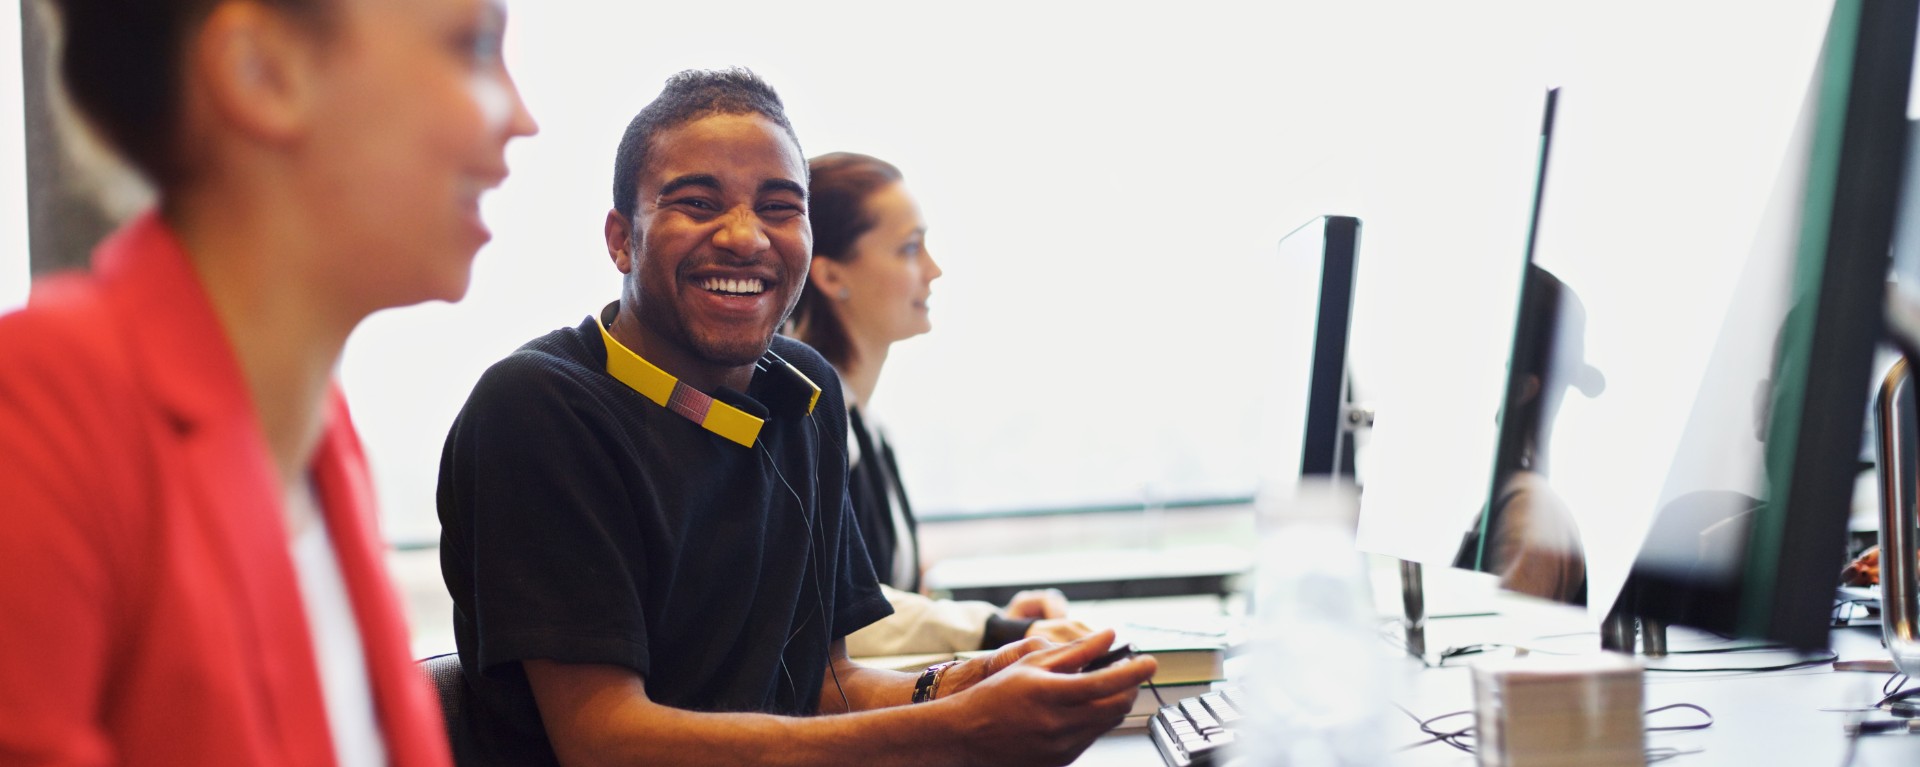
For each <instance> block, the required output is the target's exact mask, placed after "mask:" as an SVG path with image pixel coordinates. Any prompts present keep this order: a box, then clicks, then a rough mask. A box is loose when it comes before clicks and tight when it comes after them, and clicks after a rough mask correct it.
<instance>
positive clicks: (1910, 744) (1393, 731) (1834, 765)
mask: <svg viewBox="0 0 1920 767" xmlns="http://www.w3.org/2000/svg"><path fill="white" fill-rule="evenodd" d="M1500 604H1501V605H1503V606H1505V607H1512V608H1514V609H1512V610H1511V611H1509V610H1503V611H1502V612H1503V614H1501V615H1496V616H1478V617H1469V618H1456V619H1442V620H1436V621H1433V622H1431V623H1429V625H1428V642H1429V645H1428V646H1429V647H1430V648H1434V649H1437V648H1442V647H1449V646H1464V645H1468V644H1474V643H1481V642H1496V643H1502V644H1510V645H1522V646H1528V647H1531V648H1533V649H1534V650H1535V651H1537V652H1543V653H1544V652H1586V651H1592V650H1595V649H1597V647H1598V644H1599V640H1598V638H1597V635H1596V634H1595V633H1594V632H1592V631H1591V630H1589V629H1588V628H1587V627H1586V626H1585V617H1584V614H1582V613H1580V612H1578V611H1571V610H1567V609H1565V608H1559V607H1549V606H1541V605H1534V604H1529V603H1525V602H1519V601H1512V602H1510V601H1506V600H1502V601H1501V602H1500ZM1116 607H1117V606H1103V607H1102V609H1103V610H1114V609H1116ZM1670 642H1671V643H1672V645H1673V649H1675V650H1681V649H1697V648H1705V647H1710V646H1714V645H1725V644H1726V642H1725V640H1720V639H1718V638H1715V637H1711V636H1706V635H1700V634H1693V633H1689V632H1683V631H1680V630H1675V632H1674V633H1673V634H1671V635H1670ZM1833 646H1834V650H1835V652H1836V653H1837V654H1838V655H1839V656H1840V657H1841V658H1842V659H1849V660H1851V659H1865V658H1885V657H1887V653H1886V650H1885V649H1883V648H1882V647H1881V646H1880V641H1879V629H1878V627H1877V626H1869V627H1856V628H1847V629H1836V630H1835V631H1834V633H1833ZM1791 657H1792V656H1790V655H1787V654H1784V653H1774V652H1762V653H1738V654H1717V655H1704V656H1685V657H1676V658H1673V659H1670V660H1667V661H1659V662H1655V663H1652V664H1650V665H1655V666H1668V665H1671V666H1681V665H1687V664H1692V667H1703V666H1705V665H1706V664H1712V665H1714V666H1753V665H1767V664H1770V663H1777V662H1784V661H1785V660H1788V659H1790V658H1791ZM1404 670H1405V674H1404V675H1403V676H1402V678H1401V684H1400V688H1399V690H1398V691H1397V692H1396V693H1395V694H1394V695H1393V698H1394V700H1395V701H1396V702H1398V703H1399V704H1400V705H1402V706H1405V707H1406V708H1407V709H1408V710H1410V711H1412V712H1414V713H1416V714H1419V715H1420V716H1423V717H1431V716H1437V715H1440V714H1444V713H1447V712H1450V711H1461V710H1466V709H1469V708H1471V707H1472V702H1471V701H1472V694H1471V693H1472V689H1471V688H1472V682H1471V679H1470V674H1469V671H1468V665H1467V662H1465V661H1464V660H1461V661H1451V662H1449V664H1448V665H1447V666H1444V667H1439V668H1421V667H1420V666H1418V664H1415V663H1414V662H1412V661H1411V660H1406V661H1405V663H1404ZM1887 678H1888V675H1887V674H1884V673H1862V672H1836V671H1833V670H1831V669H1830V667H1826V666H1821V667H1817V668H1812V669H1804V670H1797V671H1778V672H1764V673H1753V672H1742V673H1705V674H1696V673H1677V672H1672V671H1656V670H1649V671H1648V672H1647V676H1646V679H1647V682H1646V705H1647V707H1648V708H1653V707H1657V706H1663V705H1667V704H1670V703H1693V704H1696V705H1699V706H1702V707H1704V708H1706V709H1707V710H1708V711H1711V712H1712V713H1713V715H1714V718H1715V723H1714V725H1713V726H1712V727H1710V728H1708V729H1705V730H1699V731H1690V732H1650V733H1648V736H1647V745H1648V746H1649V747H1663V746H1664V747H1671V748H1675V749H1679V750H1681V751H1682V752H1686V753H1683V754H1682V755H1680V756H1678V757H1675V758H1673V759H1671V760H1669V761H1667V762H1663V764H1670V765H1674V766H1675V767H1691V766H1699V767H1707V766H1709V765H1791V766H1794V767H1799V766H1802V765H1813V766H1816V767H1840V765H1842V764H1843V760H1844V759H1846V757H1847V746H1848V744H1847V739H1846V737H1845V735H1844V733H1843V732H1842V726H1843V724H1844V723H1845V722H1846V721H1847V719H1848V717H1849V716H1851V715H1850V714H1846V713H1837V712H1828V711H1822V710H1821V709H1823V708H1840V707H1851V706H1864V705H1867V704H1871V703H1873V702H1874V701H1876V700H1878V699H1879V698H1880V697H1881V694H1882V693H1881V692H1880V688H1881V685H1882V684H1883V683H1884V682H1886V681H1887ZM1670 716H1671V717H1673V718H1671V719H1668V718H1666V717H1670ZM1695 716H1696V715H1693V714H1690V713H1686V712H1666V713H1662V714H1655V715H1653V716H1651V717H1649V719H1648V722H1647V725H1648V726H1649V727H1657V726H1660V725H1661V724H1663V723H1666V724H1682V723H1687V722H1692V721H1696V719H1695V718H1694V717H1695ZM1877 716H1878V717H1884V716H1885V715H1884V714H1880V715H1877ZM1381 728H1382V732H1383V733H1384V735H1383V737H1384V738H1385V739H1386V740H1387V741H1388V742H1389V743H1393V744H1412V743H1416V742H1419V741H1422V740H1425V739H1426V738H1425V736H1423V735H1422V734H1421V733H1420V731H1419V730H1418V728H1417V727H1416V726H1415V725H1414V723H1413V721H1412V720H1411V719H1409V718H1408V717H1407V716H1405V715H1404V714H1402V713H1400V712H1399V711H1396V710H1389V711H1388V712H1387V714H1386V715H1385V718H1384V719H1383V720H1382V722H1381ZM1389 762H1390V763H1391V764H1395V765H1436V766H1445V767H1470V766H1471V765H1473V764H1474V757H1473V756H1472V755H1470V754H1466V753H1463V752H1460V751H1456V750H1454V749H1452V748H1450V747H1448V746H1446V745H1443V744H1438V743H1432V744H1427V745H1424V746H1418V747H1414V748H1411V749H1408V750H1404V751H1397V752H1394V753H1393V754H1392V755H1391V758H1390V760H1389ZM1161 763H1162V762H1161V759H1160V754H1159V752H1158V751H1156V750H1155V749H1154V746H1153V743H1152V742H1151V740H1149V738H1148V737H1147V735H1146V733H1145V731H1141V730H1133V731H1124V732H1115V733H1113V734H1111V735H1108V736H1107V737H1105V738H1102V739H1101V740H1100V741H1098V742H1096V743H1095V744H1094V746H1093V747H1092V748H1090V749H1088V750H1087V752H1086V753H1085V754H1083V755H1082V756H1081V758H1080V759H1079V760H1078V761H1076V762H1074V764H1076V765H1079V766H1080V767H1155V766H1156V765H1160V764H1161ZM1852 764H1854V765H1857V766H1859V767H1873V766H1874V765H1913V764H1920V737H1913V736H1876V737H1868V738H1863V739H1861V740H1860V743H1859V751H1858V753H1857V754H1855V755H1854V758H1853V761H1852Z"/></svg>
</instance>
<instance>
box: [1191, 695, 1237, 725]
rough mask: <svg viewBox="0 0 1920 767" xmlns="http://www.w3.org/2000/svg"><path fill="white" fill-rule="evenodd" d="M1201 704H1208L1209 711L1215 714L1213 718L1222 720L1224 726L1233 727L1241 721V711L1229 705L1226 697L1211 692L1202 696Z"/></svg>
mask: <svg viewBox="0 0 1920 767" xmlns="http://www.w3.org/2000/svg"><path fill="white" fill-rule="evenodd" d="M1200 702H1201V703H1204V704H1206V706H1207V710H1208V711H1211V712H1213V718H1215V719H1218V720H1220V723H1221V724H1223V725H1227V726H1229V727H1231V726H1233V724H1234V723H1235V722H1238V721H1240V709H1239V708H1237V707H1235V706H1234V705H1233V704H1232V703H1228V702H1227V696H1225V695H1222V694H1220V693H1217V692H1210V693H1207V694H1205V695H1202V696H1200Z"/></svg>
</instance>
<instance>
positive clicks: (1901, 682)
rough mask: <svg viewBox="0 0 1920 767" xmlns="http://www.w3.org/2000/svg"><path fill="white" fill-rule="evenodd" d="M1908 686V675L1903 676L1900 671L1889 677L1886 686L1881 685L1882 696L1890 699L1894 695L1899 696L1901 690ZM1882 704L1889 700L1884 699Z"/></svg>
mask: <svg viewBox="0 0 1920 767" xmlns="http://www.w3.org/2000/svg"><path fill="white" fill-rule="evenodd" d="M1906 686H1907V675H1906V674H1902V673H1900V672H1898V671H1895V672H1893V676H1890V677H1887V681H1886V683H1885V684H1882V685H1880V694H1881V695H1886V696H1888V697H1892V696H1894V695H1897V694H1899V692H1900V688H1903V687H1906ZM1880 702H1881V703H1886V702H1887V699H1886V698H1882V699H1881V700H1880Z"/></svg>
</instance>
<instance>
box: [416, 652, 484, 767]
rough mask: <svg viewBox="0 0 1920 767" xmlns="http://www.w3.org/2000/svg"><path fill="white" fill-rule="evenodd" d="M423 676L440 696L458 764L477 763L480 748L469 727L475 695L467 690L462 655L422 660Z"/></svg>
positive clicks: (441, 713)
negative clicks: (471, 700)
mask: <svg viewBox="0 0 1920 767" xmlns="http://www.w3.org/2000/svg"><path fill="white" fill-rule="evenodd" d="M420 673H422V674H425V675H426V676H427V680H428V681H430V682H432V683H433V689H434V690H435V691H436V692H438V693H439V694H440V716H441V717H442V718H443V719H444V720H445V722H446V727H447V743H448V745H450V746H452V748H453V763H454V764H455V765H463V764H473V763H474V759H473V755H474V754H475V753H476V751H475V749H476V746H475V744H474V742H473V734H472V731H471V730H469V729H468V728H467V703H468V700H469V697H470V696H471V695H472V693H471V692H470V691H469V690H468V689H467V677H466V674H465V673H464V672H463V671H462V670H461V668H460V654H459V653H447V654H445V655H435V656H433V657H431V658H423V659H421V660H420Z"/></svg>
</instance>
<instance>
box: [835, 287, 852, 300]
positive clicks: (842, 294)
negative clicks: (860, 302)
mask: <svg viewBox="0 0 1920 767" xmlns="http://www.w3.org/2000/svg"><path fill="white" fill-rule="evenodd" d="M849 295H852V294H851V293H848V292H847V289H846V288H841V289H840V292H839V293H836V294H834V296H833V297H834V298H838V299H840V300H842V301H845V300H847V296H849Z"/></svg>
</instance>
